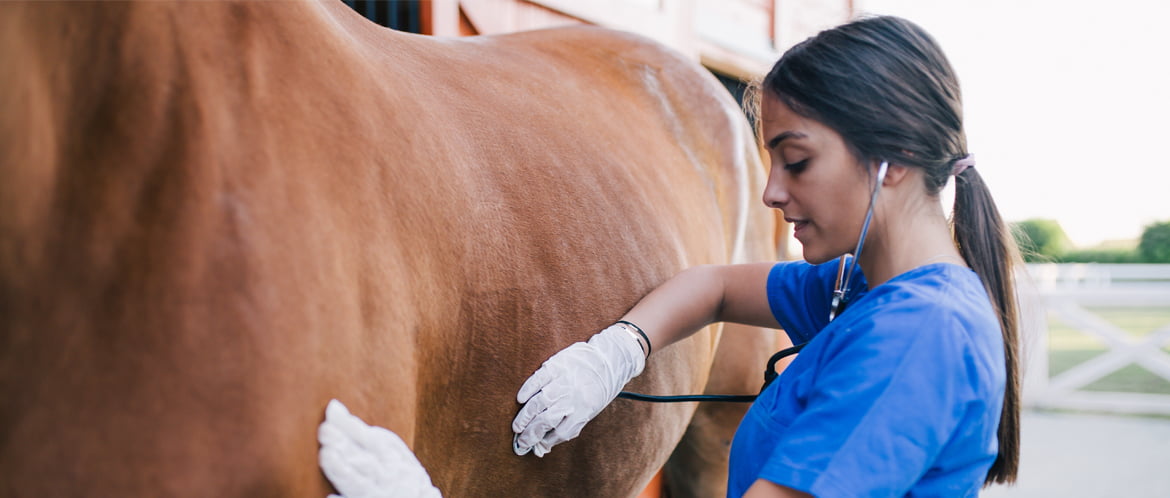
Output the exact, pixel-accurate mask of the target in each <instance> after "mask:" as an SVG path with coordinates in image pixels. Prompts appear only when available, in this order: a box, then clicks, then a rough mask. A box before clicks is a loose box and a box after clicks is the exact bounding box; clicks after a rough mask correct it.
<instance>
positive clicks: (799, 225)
mask: <svg viewBox="0 0 1170 498" xmlns="http://www.w3.org/2000/svg"><path fill="white" fill-rule="evenodd" d="M785 221H787V222H789V223H792V236H793V237H799V236H800V233H801V232H803V231H804V229H805V227H807V226H808V220H796V219H785Z"/></svg>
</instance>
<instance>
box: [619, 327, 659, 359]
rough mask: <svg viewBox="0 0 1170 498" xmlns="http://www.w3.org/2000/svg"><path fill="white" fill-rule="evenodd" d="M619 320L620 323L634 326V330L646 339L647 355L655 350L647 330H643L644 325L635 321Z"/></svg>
mask: <svg viewBox="0 0 1170 498" xmlns="http://www.w3.org/2000/svg"><path fill="white" fill-rule="evenodd" d="M617 322H618V323H620V324H623V325H629V326H631V327H633V328H634V331H635V332H637V333H638V335H640V336H642V340H644V341H646V356H647V357H649V356H650V352H651V351H653V350H654V347H653V346H651V345H650V338H649V337H647V336H646V332H644V331H643V330H642V327H639V326H637V325H634V322H629V321H626V320H618V321H617Z"/></svg>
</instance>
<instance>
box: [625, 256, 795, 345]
mask: <svg viewBox="0 0 1170 498" xmlns="http://www.w3.org/2000/svg"><path fill="white" fill-rule="evenodd" d="M773 264H774V263H770V262H764V263H749V264H738V265H703V266H695V267H692V268H688V269H686V270H683V271H682V272H680V273H679V274H678V275H675V276H674V277H673V278H671V279H670V280H667V281H666V282H665V283H663V284H662V285H661V286H659V287H658V288H656V289H654V290H653V291H651V292H650V293H649V294H646V296H645V297H643V298H642V300H641V301H639V302H638V304H636V305H635V306H634V307H633V308H632V309H630V311H629V312H628V313H626V315H625V316H624V317H622V319H623V320H628V321H630V322H633V323H635V324H637V325H638V327H640V328H641V329H642V330H643V331H645V332H646V335H647V337H648V338H649V339H650V343H651V344H652V345H653V347H654V349H655V350H657V349H658V348H662V347H665V346H667V345H669V344H672V343H674V342H676V341H679V340H681V339H685V338H686V337H688V336H690V335H691V334H693V333H695V332H696V331H697V330H699V329H701V328H703V327H705V326H707V325H710V324H712V323H715V322H724V321H726V322H735V323H743V324H747V325H757V326H761V327H768V328H778V327H779V324H778V323H776V319H775V317H773V316H772V311H771V308H770V306H769V305H768V300H767V292H766V286H767V280H768V272H769V271H770V270H771V268H772V266H773Z"/></svg>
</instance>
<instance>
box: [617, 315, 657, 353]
mask: <svg viewBox="0 0 1170 498" xmlns="http://www.w3.org/2000/svg"><path fill="white" fill-rule="evenodd" d="M614 326H616V327H619V328H621V329H623V330H625V331H626V332H627V333H629V334H630V337H633V338H634V340H635V341H637V342H638V347H639V348H642V356H643V357H645V358H649V357H650V353H651V352H653V351H654V347H653V346H652V345H651V344H650V337H648V336H647V335H646V332H645V331H643V330H642V327H639V326H637V325H635V324H634V322H631V321H629V320H618V321H617V323H615V324H614Z"/></svg>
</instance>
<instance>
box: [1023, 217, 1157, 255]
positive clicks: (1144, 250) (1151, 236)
mask: <svg viewBox="0 0 1170 498" xmlns="http://www.w3.org/2000/svg"><path fill="white" fill-rule="evenodd" d="M1011 229H1012V235H1013V236H1015V239H1016V244H1018V245H1019V246H1020V252H1022V253H1023V255H1024V261H1027V262H1029V263H1170V221H1160V222H1155V223H1152V224H1150V225H1147V226H1146V227H1145V228H1144V229H1143V230H1142V236H1141V239H1139V241H1138V244H1137V247H1132V248H1096V249H1080V248H1075V247H1073V244H1072V242H1071V241H1070V240H1069V238H1068V235H1066V234H1065V233H1064V229H1063V228H1061V227H1060V223H1057V222H1056V220H1050V219H1041V218H1034V219H1029V220H1024V221H1020V222H1016V223H1012V224H1011Z"/></svg>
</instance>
